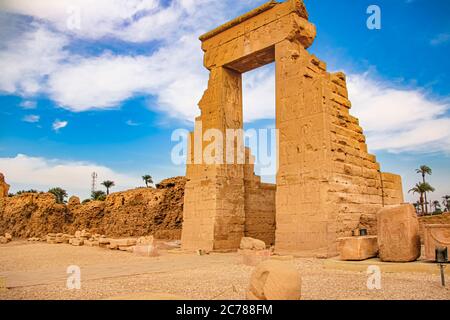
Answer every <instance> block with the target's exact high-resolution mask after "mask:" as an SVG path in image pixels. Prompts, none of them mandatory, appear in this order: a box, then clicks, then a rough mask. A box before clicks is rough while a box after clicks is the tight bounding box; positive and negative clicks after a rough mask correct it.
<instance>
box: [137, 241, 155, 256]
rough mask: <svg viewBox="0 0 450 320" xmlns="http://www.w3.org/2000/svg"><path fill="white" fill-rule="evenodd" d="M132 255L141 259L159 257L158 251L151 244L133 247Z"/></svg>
mask: <svg viewBox="0 0 450 320" xmlns="http://www.w3.org/2000/svg"><path fill="white" fill-rule="evenodd" d="M133 253H134V254H135V255H138V256H143V257H157V256H159V253H158V249H157V248H156V246H154V245H152V244H137V245H135V246H134V247H133Z"/></svg>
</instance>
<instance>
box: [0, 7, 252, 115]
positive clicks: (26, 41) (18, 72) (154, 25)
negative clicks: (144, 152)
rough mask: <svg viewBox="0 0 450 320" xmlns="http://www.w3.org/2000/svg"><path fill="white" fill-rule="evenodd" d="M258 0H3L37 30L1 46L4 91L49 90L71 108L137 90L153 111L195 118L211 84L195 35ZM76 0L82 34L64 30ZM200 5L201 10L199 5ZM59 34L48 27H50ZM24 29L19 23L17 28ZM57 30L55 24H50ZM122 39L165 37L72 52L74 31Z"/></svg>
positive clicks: (101, 103) (116, 99)
mask: <svg viewBox="0 0 450 320" xmlns="http://www.w3.org/2000/svg"><path fill="white" fill-rule="evenodd" d="M254 2H257V1H256V0H251V1H248V2H247V3H245V4H244V3H237V4H234V5H233V6H229V5H228V4H227V3H226V1H214V0H198V1H197V0H196V1H193V0H174V1H172V2H171V4H170V5H169V6H163V5H162V4H161V3H160V2H159V1H146V2H145V3H144V2H143V1H138V0H130V1H119V0H116V1H110V0H101V1H95V2H92V1H87V0H78V1H75V0H73V1H69V0H62V1H56V0H43V1H39V3H37V2H32V1H26V0H19V1H10V0H8V1H3V2H2V4H1V5H0V8H2V9H3V10H5V11H7V12H12V13H20V14H25V15H30V16H33V17H34V18H36V19H38V20H34V23H33V26H32V29H33V30H29V31H28V32H25V33H20V32H18V35H17V36H16V37H13V38H10V39H9V41H6V42H5V43H6V48H3V50H1V51H0V61H1V62H0V67H1V68H2V69H5V70H6V72H4V73H3V74H2V75H0V91H5V92H7V93H11V94H13V93H14V94H19V95H22V96H30V95H33V94H38V93H44V94H47V95H49V96H50V97H51V98H52V99H53V100H54V101H56V102H57V103H59V104H61V105H62V107H64V108H66V109H69V110H72V111H85V110H90V109H104V108H114V107H118V106H120V103H121V102H123V101H124V100H126V99H128V98H131V97H133V96H135V95H139V94H142V95H152V96H155V97H156V100H157V102H158V105H157V106H156V108H158V109H159V110H162V111H164V112H166V113H168V114H169V115H170V116H172V117H178V118H182V119H189V120H192V119H193V117H195V116H196V115H197V114H198V107H197V103H198V101H199V100H200V98H201V95H202V93H203V91H204V90H205V89H206V85H207V72H206V70H205V69H204V68H203V66H202V60H203V58H202V54H203V53H202V51H201V49H200V42H199V41H198V39H197V38H198V35H199V34H201V33H202V32H204V31H207V30H209V29H210V28H212V27H214V26H216V25H218V24H220V23H222V22H224V21H226V20H227V19H229V17H232V16H234V15H235V13H236V14H237V11H239V10H240V9H241V8H242V7H243V6H251V5H253V4H254ZM71 5H78V6H80V8H81V12H82V13H83V14H82V29H81V30H80V32H78V31H73V30H67V28H66V27H65V24H66V23H67V12H66V10H67V8H68V7H70V6H71ZM199 8H201V10H198V9H199ZM49 24H50V25H51V26H52V27H56V28H57V30H59V32H51V31H49V30H50V27H49V26H48V25H49ZM18 29H21V28H18ZM52 30H53V29H52ZM72 31H73V32H75V33H76V34H75V36H79V37H87V38H92V39H99V38H101V37H104V36H110V37H114V38H119V39H122V40H125V41H148V40H154V39H160V40H162V43H161V44H160V45H159V46H158V49H157V50H156V51H155V52H154V53H153V54H151V55H148V56H143V55H137V56H136V55H134V56H132V55H128V56H116V55H112V54H111V53H103V54H101V55H100V56H96V57H92V56H84V57H82V56H79V55H75V54H70V53H68V52H67V51H66V50H65V48H66V46H67V45H68V44H69V41H68V39H71V36H72V35H74V34H73V32H72Z"/></svg>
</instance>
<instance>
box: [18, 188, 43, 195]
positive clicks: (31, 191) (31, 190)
mask: <svg viewBox="0 0 450 320" xmlns="http://www.w3.org/2000/svg"><path fill="white" fill-rule="evenodd" d="M24 193H39V191H37V190H34V189H30V190H19V191H17V193H16V195H21V194H24Z"/></svg>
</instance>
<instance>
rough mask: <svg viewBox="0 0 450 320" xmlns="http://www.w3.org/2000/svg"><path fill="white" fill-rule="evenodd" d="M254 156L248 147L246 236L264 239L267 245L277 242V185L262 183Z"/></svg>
mask: <svg viewBox="0 0 450 320" xmlns="http://www.w3.org/2000/svg"><path fill="white" fill-rule="evenodd" d="M252 163H253V158H252V156H251V154H250V149H249V148H246V164H245V165H244V186H245V231H244V232H245V236H246V237H251V238H255V239H259V240H263V241H264V242H265V243H266V245H273V244H274V243H275V225H276V224H275V209H276V208H275V194H276V185H275V184H270V183H262V182H261V178H260V177H259V176H257V175H255V174H254V165H253V164H252Z"/></svg>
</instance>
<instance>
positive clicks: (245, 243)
mask: <svg viewBox="0 0 450 320" xmlns="http://www.w3.org/2000/svg"><path fill="white" fill-rule="evenodd" d="M240 248H241V249H242V250H264V249H266V244H265V243H264V241H261V240H258V239H253V238H250V237H243V238H242V239H241V244H240Z"/></svg>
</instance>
